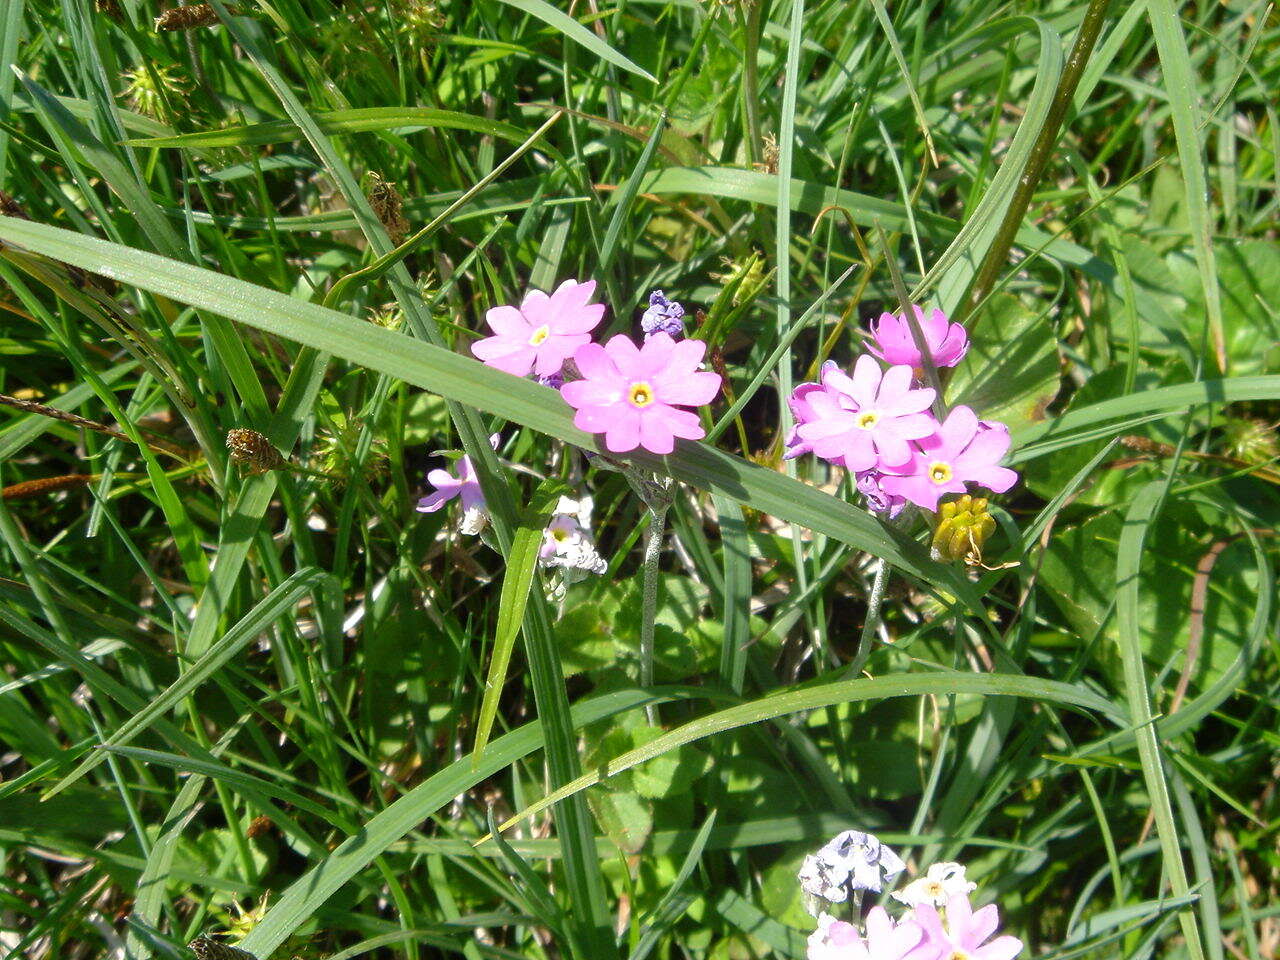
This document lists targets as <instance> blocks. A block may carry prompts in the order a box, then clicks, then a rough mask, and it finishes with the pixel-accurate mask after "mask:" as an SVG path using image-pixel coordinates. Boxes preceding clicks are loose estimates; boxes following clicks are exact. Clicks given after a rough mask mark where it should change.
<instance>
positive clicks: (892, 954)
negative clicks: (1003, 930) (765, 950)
mask: <svg viewBox="0 0 1280 960" xmlns="http://www.w3.org/2000/svg"><path fill="white" fill-rule="evenodd" d="M903 869H905V865H904V864H903V863H902V860H901V859H899V858H898V856H897V854H895V853H894V852H893V851H892V850H890V849H889V848H888V847H886V846H885V845H884V844H882V843H881V842H880V841H879V840H877V839H876V838H875V837H874V836H872V835H871V834H869V833H862V832H861V831H857V830H846V831H845V832H844V833H841V834H839V835H838V836H836V837H834V838H833V839H832V840H831V841H830V842H829V843H827V844H826V845H825V846H824V847H823V848H822V849H821V850H819V851H818V852H817V853H815V854H813V855H812V856H809V857H806V858H805V861H804V865H803V866H802V867H801V869H800V874H799V880H800V886H801V888H802V889H803V890H804V892H805V893H806V895H807V896H808V897H809V898H811V900H812V901H825V902H826V903H825V905H826V906H834V905H835V904H842V903H845V902H846V901H851V902H852V904H853V906H854V910H855V913H856V911H857V908H858V907H859V906H860V905H861V897H862V894H863V893H864V892H871V893H880V892H881V890H882V889H883V886H884V884H886V883H891V882H892V881H893V878H894V877H896V876H897V875H898V874H899V873H901V872H902V870H903ZM975 889H977V885H976V884H974V883H970V882H968V881H967V880H966V879H965V869H964V867H963V866H961V865H960V864H958V863H937V864H934V865H933V866H932V867H930V868H929V869H928V871H927V872H926V873H925V875H924V876H923V877H919V878H917V879H915V880H913V881H911V883H909V884H907V885H906V886H905V887H903V888H902V890H900V891H897V892H895V893H893V894H892V899H893V900H896V901H897V902H898V904H900V905H902V906H903V907H904V908H905V909H903V910H902V911H901V913H900V914H899V915H898V916H897V917H894V916H891V915H890V913H889V911H888V910H886V909H885V908H884V907H883V906H875V907H872V908H871V909H870V910H869V911H867V914H866V920H865V922H864V923H862V924H861V925H859V924H856V923H850V922H848V921H845V920H840V919H837V918H836V917H834V916H832V915H831V914H830V913H828V912H827V911H826V910H825V909H818V910H816V911H812V910H811V912H816V913H817V917H818V928H817V929H816V930H815V931H814V932H813V933H812V935H810V937H809V943H808V960H1013V958H1014V957H1016V956H1017V955H1018V954H1019V953H1021V952H1022V941H1021V940H1019V939H1018V938H1017V937H1010V936H999V937H994V939H993V935H994V934H995V933H996V930H997V928H998V927H999V925H1000V914H999V909H998V908H997V907H996V905H995V904H988V905H987V906H985V907H983V908H981V909H980V910H976V911H975V910H974V909H973V906H972V905H971V903H970V901H969V894H971V893H972V892H973V891H974V890H975Z"/></svg>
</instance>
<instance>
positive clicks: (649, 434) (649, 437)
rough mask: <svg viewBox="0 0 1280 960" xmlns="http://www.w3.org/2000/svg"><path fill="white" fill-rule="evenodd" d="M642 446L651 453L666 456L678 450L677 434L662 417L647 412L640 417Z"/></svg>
mask: <svg viewBox="0 0 1280 960" xmlns="http://www.w3.org/2000/svg"><path fill="white" fill-rule="evenodd" d="M640 446H642V447H644V448H645V449H646V450H648V451H649V452H650V453H657V454H662V455H666V454H668V453H670V452H671V451H672V450H674V449H675V448H676V440H675V434H673V433H672V432H671V428H670V427H668V426H667V424H666V421H665V420H663V419H662V417H657V416H654V415H653V414H652V413H650V412H649V411H648V410H646V411H645V413H644V414H642V415H641V417H640Z"/></svg>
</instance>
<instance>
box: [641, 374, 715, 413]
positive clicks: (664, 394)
mask: <svg viewBox="0 0 1280 960" xmlns="http://www.w3.org/2000/svg"><path fill="white" fill-rule="evenodd" d="M653 388H654V390H656V391H657V393H658V398H659V399H660V400H661V401H662V402H663V403H679V404H684V405H686V406H691V407H700V406H702V405H703V404H704V403H710V402H711V401H712V400H714V399H715V398H716V394H717V393H719V392H720V374H718V373H712V372H711V371H709V370H700V371H698V372H697V373H688V374H685V375H683V376H681V377H673V376H671V375H670V374H661V375H660V376H657V377H654V378H653Z"/></svg>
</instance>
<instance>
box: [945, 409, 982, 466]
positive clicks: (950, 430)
mask: <svg viewBox="0 0 1280 960" xmlns="http://www.w3.org/2000/svg"><path fill="white" fill-rule="evenodd" d="M977 432H978V416H977V414H975V413H974V412H973V410H972V409H971V408H969V407H965V406H959V407H953V408H952V409H951V412H950V413H949V414H947V419H946V421H945V422H944V423H943V424H942V426H940V427H939V428H938V437H939V439H940V440H941V441H942V444H941V447H942V450H944V451H946V452H947V453H948V454H949V455H950V456H956V455H958V454H959V453H960V451H962V450H963V449H964V448H965V447H966V446H968V444H969V441H970V440H972V439H973V435H974V434H975V433H977Z"/></svg>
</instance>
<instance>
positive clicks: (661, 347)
mask: <svg viewBox="0 0 1280 960" xmlns="http://www.w3.org/2000/svg"><path fill="white" fill-rule="evenodd" d="M706 350H707V345H706V343H704V342H703V341H701V340H681V341H680V342H678V343H677V342H676V341H675V340H672V339H671V336H670V335H669V334H666V333H661V332H659V333H655V334H654V335H653V336H651V337H649V338H648V339H647V340H646V341H645V342H644V346H643V347H640V348H638V349H637V347H636V345H635V344H634V343H632V342H631V340H630V339H629V338H628V337H626V336H624V335H622V334H619V335H618V336H616V337H614V338H613V339H612V340H610V341H609V342H608V343H607V344H605V345H604V346H603V347H602V346H600V344H598V343H588V344H587V345H586V346H584V347H579V348H578V351H577V352H576V353H575V354H574V355H573V361H574V363H575V364H577V366H578V370H579V371H580V372H581V373H582V376H583V377H584V379H582V380H574V381H571V382H570V383H566V384H565V385H564V386H563V387H561V388H560V395H561V396H562V397H564V398H565V400H566V401H568V403H569V406H571V407H573V408H574V409H576V410H577V411H578V412H577V414H576V415H575V416H574V418H573V422H574V425H575V426H577V427H578V429H580V430H587V431H589V432H591V433H603V434H604V445H605V447H606V448H608V449H609V450H610V451H612V452H613V453H626V452H627V451H628V450H634V449H635V448H636V447H644V449H646V450H648V451H649V452H650V453H658V454H666V453H670V452H671V451H672V450H674V449H675V438H676V437H684V438H686V439H688V440H698V439H700V438H701V437H703V436H705V433H704V431H703V429H702V424H701V423H700V422H699V421H698V415H697V414H695V413H691V412H689V411H688V410H677V409H676V407H682V406H683V407H694V406H700V405H702V404H704V403H710V402H711V400H712V399H713V398H714V397H715V395H716V394H717V393H718V392H719V390H720V375H719V374H718V373H711V372H707V371H700V370H698V364H699V363H701V362H702V355H703V354H704V353H706Z"/></svg>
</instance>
